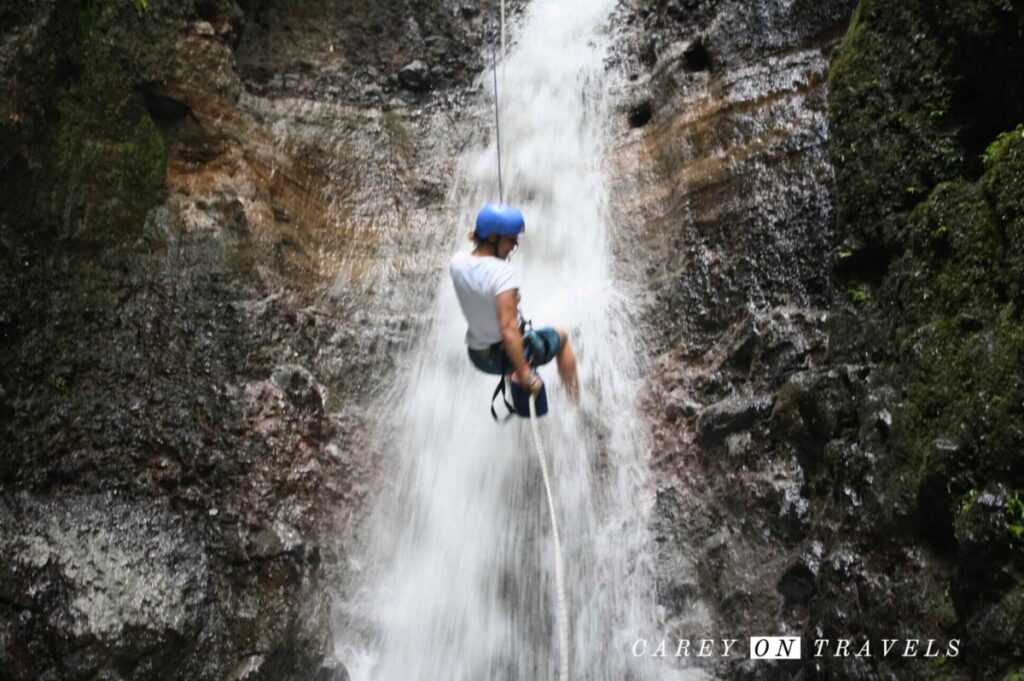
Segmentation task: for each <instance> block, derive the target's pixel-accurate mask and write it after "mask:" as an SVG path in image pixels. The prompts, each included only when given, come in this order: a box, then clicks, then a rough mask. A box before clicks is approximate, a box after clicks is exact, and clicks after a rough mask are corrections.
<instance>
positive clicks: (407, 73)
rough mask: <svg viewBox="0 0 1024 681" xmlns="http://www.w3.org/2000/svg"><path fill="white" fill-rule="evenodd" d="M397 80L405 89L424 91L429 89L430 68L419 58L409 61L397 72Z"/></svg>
mask: <svg viewBox="0 0 1024 681" xmlns="http://www.w3.org/2000/svg"><path fill="white" fill-rule="evenodd" d="M398 82H400V83H401V84H402V87H404V88H405V89H407V90H412V91H413V92H426V91H427V90H429V89H430V82H431V81H430V68H429V67H428V66H427V65H426V64H425V63H424V62H423V61H421V60H419V59H416V60H415V61H411V62H409V63H408V64H406V65H405V66H403V67H402V69H401V70H400V71H399V72H398Z"/></svg>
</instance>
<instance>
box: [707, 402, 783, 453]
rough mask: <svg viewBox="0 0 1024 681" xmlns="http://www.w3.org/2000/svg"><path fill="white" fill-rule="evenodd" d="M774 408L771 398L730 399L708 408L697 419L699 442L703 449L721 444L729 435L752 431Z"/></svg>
mask: <svg viewBox="0 0 1024 681" xmlns="http://www.w3.org/2000/svg"><path fill="white" fill-rule="evenodd" d="M771 407H772V398H771V397H765V396H761V397H747V398H744V397H730V398H727V399H724V400H722V401H721V402H716V403H715V404H713V405H711V406H710V407H706V408H705V409H704V410H703V411H702V412H701V414H700V416H699V417H698V418H697V441H698V442H699V443H700V444H701V446H703V447H714V446H716V445H719V444H721V443H722V442H723V441H724V440H725V438H726V436H727V435H730V434H732V433H739V432H741V431H744V430H749V429H751V428H752V427H753V426H754V424H756V423H757V421H758V420H759V419H761V418H764V417H765V416H767V415H768V413H769V412H770V410H771Z"/></svg>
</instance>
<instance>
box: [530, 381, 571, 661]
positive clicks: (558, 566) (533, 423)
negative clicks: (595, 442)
mask: <svg viewBox="0 0 1024 681" xmlns="http://www.w3.org/2000/svg"><path fill="white" fill-rule="evenodd" d="M535 400H536V396H535V395H530V427H531V428H532V429H533V444H534V447H536V449H537V458H539V459H540V472H541V473H542V474H543V475H544V489H545V490H547V493H548V511H549V512H550V513H551V536H552V538H553V539H554V542H555V588H556V589H557V592H558V615H557V616H558V653H559V661H558V664H559V673H558V678H559V681H568V679H569V616H568V614H567V613H568V609H567V608H566V606H565V575H563V574H562V542H561V541H560V540H559V538H558V521H557V520H556V518H555V502H554V497H553V496H552V494H551V481H550V480H549V478H548V462H547V457H546V456H545V455H544V445H543V444H541V440H540V429H539V428H538V427H537V407H536V404H535Z"/></svg>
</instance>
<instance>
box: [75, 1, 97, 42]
mask: <svg viewBox="0 0 1024 681" xmlns="http://www.w3.org/2000/svg"><path fill="white" fill-rule="evenodd" d="M95 28H96V12H95V11H94V10H92V9H91V8H88V9H80V10H78V29H79V30H80V31H81V32H82V35H83V36H85V37H86V38H91V37H92V32H93V30H94V29H95Z"/></svg>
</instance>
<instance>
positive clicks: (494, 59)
mask: <svg viewBox="0 0 1024 681" xmlns="http://www.w3.org/2000/svg"><path fill="white" fill-rule="evenodd" d="M494 43H495V41H493V40H492V41H491V72H492V73H493V74H494V136H495V142H496V143H497V147H498V202H499V203H504V202H505V189H504V187H503V185H502V182H501V121H500V120H499V117H498V54H497V48H496V47H495V45H494ZM501 56H502V58H504V56H505V0H501Z"/></svg>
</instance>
